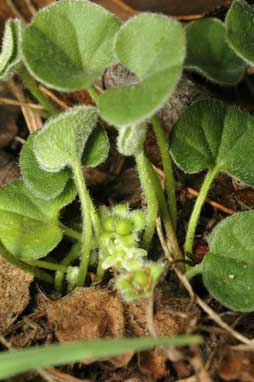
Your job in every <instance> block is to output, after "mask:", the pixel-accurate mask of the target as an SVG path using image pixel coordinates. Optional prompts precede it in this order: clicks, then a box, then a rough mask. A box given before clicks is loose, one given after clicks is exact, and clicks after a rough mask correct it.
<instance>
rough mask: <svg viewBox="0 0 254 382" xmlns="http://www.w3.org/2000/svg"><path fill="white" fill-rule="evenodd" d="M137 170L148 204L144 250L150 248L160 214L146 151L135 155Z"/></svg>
mask: <svg viewBox="0 0 254 382" xmlns="http://www.w3.org/2000/svg"><path fill="white" fill-rule="evenodd" d="M135 159H136V164H137V170H138V174H139V179H140V183H141V186H142V189H143V191H144V194H145V199H146V203H147V211H148V216H147V226H146V228H145V232H144V236H143V243H142V246H143V247H144V248H149V246H150V243H151V240H152V237H153V234H154V231H155V225H156V218H157V213H158V201H157V197H156V194H155V190H154V188H153V183H152V181H151V177H150V175H149V161H148V159H147V158H146V156H145V154H144V151H140V152H138V153H137V154H136V155H135Z"/></svg>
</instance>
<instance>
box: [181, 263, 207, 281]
mask: <svg viewBox="0 0 254 382" xmlns="http://www.w3.org/2000/svg"><path fill="white" fill-rule="evenodd" d="M202 268H203V267H202V263H200V264H197V265H195V267H191V268H190V269H189V270H188V271H187V272H185V274H184V276H185V277H186V279H187V280H191V279H193V277H195V276H197V275H199V274H201V273H202Z"/></svg>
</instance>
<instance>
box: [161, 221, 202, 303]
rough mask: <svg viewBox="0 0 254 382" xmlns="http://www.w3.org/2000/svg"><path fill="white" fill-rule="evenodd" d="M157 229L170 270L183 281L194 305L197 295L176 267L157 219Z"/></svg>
mask: <svg viewBox="0 0 254 382" xmlns="http://www.w3.org/2000/svg"><path fill="white" fill-rule="evenodd" d="M156 228H157V233H158V236H159V239H160V243H161V246H162V249H163V251H164V253H165V256H166V257H167V259H168V261H169V266H170V268H172V269H173V270H174V271H175V273H176V275H177V277H178V278H179V280H180V281H181V283H182V284H183V286H184V287H185V289H186V290H187V292H188V293H189V295H190V298H191V302H192V303H193V302H194V300H195V294H194V292H193V289H192V286H191V284H190V283H189V281H188V280H187V279H186V277H185V276H184V275H183V274H182V272H180V271H179V269H178V268H177V266H176V263H175V260H174V258H173V257H172V255H171V253H170V251H169V249H168V246H167V243H166V241H165V238H164V235H163V232H162V226H161V220H160V218H158V219H157V222H156Z"/></svg>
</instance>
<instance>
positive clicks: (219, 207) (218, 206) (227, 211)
mask: <svg viewBox="0 0 254 382" xmlns="http://www.w3.org/2000/svg"><path fill="white" fill-rule="evenodd" d="M186 190H187V192H188V193H189V194H190V195H192V196H199V192H198V191H196V190H194V189H193V188H191V187H187V189H186ZM205 201H206V203H208V204H210V205H211V206H213V207H214V208H216V209H217V210H220V211H222V212H224V213H225V214H228V215H233V214H235V213H236V211H234V210H232V209H231V208H227V207H224V206H223V205H222V204H220V203H218V202H215V201H213V200H211V199H210V198H206V199H205Z"/></svg>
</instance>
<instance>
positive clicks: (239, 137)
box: [170, 100, 254, 185]
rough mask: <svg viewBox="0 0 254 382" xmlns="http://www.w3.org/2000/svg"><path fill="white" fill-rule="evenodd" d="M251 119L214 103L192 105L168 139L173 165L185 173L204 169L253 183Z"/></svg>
mask: <svg viewBox="0 0 254 382" xmlns="http://www.w3.org/2000/svg"><path fill="white" fill-rule="evenodd" d="M253 145H254V118H253V116H252V115H250V114H248V113H246V112H243V111H241V110H240V109H237V108H235V107H226V106H225V105H224V104H223V103H221V102H219V101H215V100H203V101H199V102H196V103H194V104H192V105H191V106H190V107H189V108H188V109H187V110H186V111H185V112H184V113H183V114H182V115H181V117H180V118H179V120H178V121H177V123H176V125H175V126H174V128H173V131H172V134H171V138H170V151H171V153H172V156H173V158H174V160H175V162H176V163H177V164H178V165H179V166H180V167H181V168H182V169H183V170H184V171H185V172H187V173H194V172H198V171H201V170H205V169H207V168H216V169H217V171H218V172H227V173H228V174H230V175H231V176H233V177H236V178H238V179H239V180H241V181H242V182H245V183H247V184H250V185H253V184H254V171H253V161H254V151H253Z"/></svg>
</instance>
